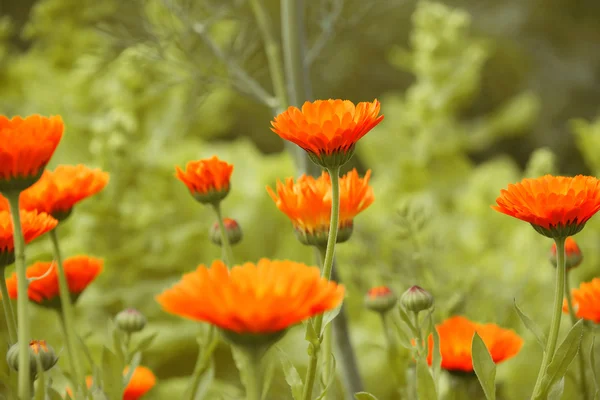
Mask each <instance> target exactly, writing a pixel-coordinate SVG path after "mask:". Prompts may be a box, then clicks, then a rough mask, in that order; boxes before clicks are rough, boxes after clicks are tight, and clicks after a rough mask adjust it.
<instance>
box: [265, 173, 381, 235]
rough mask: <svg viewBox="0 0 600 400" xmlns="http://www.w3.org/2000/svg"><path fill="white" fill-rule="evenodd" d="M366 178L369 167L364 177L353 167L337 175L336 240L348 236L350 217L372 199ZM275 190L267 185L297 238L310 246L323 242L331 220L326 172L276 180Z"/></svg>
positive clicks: (354, 215)
mask: <svg viewBox="0 0 600 400" xmlns="http://www.w3.org/2000/svg"><path fill="white" fill-rule="evenodd" d="M370 177H371V170H369V171H367V173H366V174H365V176H364V178H360V177H359V176H358V172H357V171H356V169H353V170H352V171H350V172H348V173H347V174H346V175H344V176H343V177H341V178H340V218H339V221H340V222H339V228H340V231H339V233H338V240H337V242H338V243H342V242H344V241H345V240H348V239H349V237H350V234H351V233H352V225H353V221H354V217H356V216H357V215H358V214H359V213H360V212H362V211H364V210H365V209H366V208H367V207H369V206H370V205H371V204H372V203H373V201H374V200H375V196H374V195H373V188H372V187H371V186H369V178H370ZM276 190H277V193H275V191H273V189H271V188H270V187H267V191H268V192H269V195H270V196H271V198H272V199H273V201H274V202H275V205H276V206H277V208H279V210H281V211H282V212H283V213H284V214H285V215H287V216H288V218H289V219H290V220H291V221H292V225H293V226H294V228H295V229H296V233H297V234H298V237H299V238H300V240H301V241H302V242H303V243H305V244H313V245H319V244H320V243H321V242H323V241H324V242H325V243H327V236H328V234H329V223H330V219H331V178H330V176H329V174H328V173H327V172H323V173H322V174H321V176H320V177H319V178H314V177H312V176H307V175H302V176H301V177H300V178H298V180H297V181H296V182H294V179H293V178H287V179H286V180H285V183H282V182H277V187H276ZM346 228H348V229H346ZM345 229H346V230H345ZM321 239H323V240H321ZM313 242H314V243H313ZM317 242H318V243H317Z"/></svg>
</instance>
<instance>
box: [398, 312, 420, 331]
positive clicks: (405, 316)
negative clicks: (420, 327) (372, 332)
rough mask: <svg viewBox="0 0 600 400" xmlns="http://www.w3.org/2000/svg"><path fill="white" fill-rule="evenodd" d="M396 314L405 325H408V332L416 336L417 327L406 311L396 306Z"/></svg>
mask: <svg viewBox="0 0 600 400" xmlns="http://www.w3.org/2000/svg"><path fill="white" fill-rule="evenodd" d="M398 315H400V318H401V319H402V321H403V322H404V323H405V324H406V326H408V328H409V329H410V332H411V333H412V334H413V335H414V337H418V335H417V328H416V327H415V325H414V324H413V323H412V321H411V320H410V317H409V316H408V314H407V313H406V311H405V310H404V308H402V307H398Z"/></svg>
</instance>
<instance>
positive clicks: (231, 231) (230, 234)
mask: <svg viewBox="0 0 600 400" xmlns="http://www.w3.org/2000/svg"><path fill="white" fill-rule="evenodd" d="M223 225H224V226H225V232H226V233H227V238H228V239H229V244H230V245H232V246H233V245H234V244H237V243H239V242H241V241H242V237H243V234H242V228H240V225H239V224H238V223H237V221H236V220H235V219H233V218H223ZM210 240H211V241H212V242H213V243H214V244H216V245H217V246H221V229H220V227H219V222H218V221H217V222H215V223H214V224H213V226H212V227H211V228H210Z"/></svg>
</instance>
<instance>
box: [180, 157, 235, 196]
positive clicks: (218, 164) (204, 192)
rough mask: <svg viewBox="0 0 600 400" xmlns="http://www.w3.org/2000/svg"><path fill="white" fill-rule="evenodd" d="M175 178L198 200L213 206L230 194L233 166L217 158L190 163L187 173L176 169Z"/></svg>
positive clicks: (186, 167)
mask: <svg viewBox="0 0 600 400" xmlns="http://www.w3.org/2000/svg"><path fill="white" fill-rule="evenodd" d="M175 170H176V172H175V176H177V179H179V180H180V181H181V182H183V183H184V184H185V185H186V186H187V187H188V189H189V190H190V193H191V194H192V196H194V198H195V199H196V200H198V201H199V202H201V203H206V204H212V203H214V202H218V201H221V200H222V199H223V198H225V196H227V193H229V187H230V182H229V180H230V178H231V173H232V172H233V165H231V164H228V163H226V162H225V161H221V160H219V159H218V158H217V156H213V157H212V158H209V159H206V160H198V161H190V162H188V163H187V164H186V166H185V171H183V170H182V169H181V168H179V167H175Z"/></svg>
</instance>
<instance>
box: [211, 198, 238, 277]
mask: <svg viewBox="0 0 600 400" xmlns="http://www.w3.org/2000/svg"><path fill="white" fill-rule="evenodd" d="M213 209H214V210H215V214H216V215H217V221H218V222H219V230H220V231H221V257H222V258H223V262H224V263H225V264H226V265H227V266H228V267H231V266H232V265H233V252H232V251H231V244H230V243H229V236H228V235H227V231H226V230H225V224H224V223H223V215H222V213H221V205H220V204H215V205H213Z"/></svg>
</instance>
